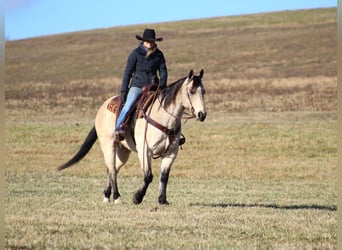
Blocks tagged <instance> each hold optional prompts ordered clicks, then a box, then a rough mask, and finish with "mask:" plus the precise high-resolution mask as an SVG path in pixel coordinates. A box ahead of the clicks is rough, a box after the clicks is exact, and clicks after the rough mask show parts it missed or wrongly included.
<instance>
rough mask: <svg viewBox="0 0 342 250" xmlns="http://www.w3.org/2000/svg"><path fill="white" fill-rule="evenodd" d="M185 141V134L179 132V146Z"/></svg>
mask: <svg viewBox="0 0 342 250" xmlns="http://www.w3.org/2000/svg"><path fill="white" fill-rule="evenodd" d="M184 143H185V136H184V135H183V134H182V133H181V134H180V136H179V143H178V144H179V146H182V145H183V144H184Z"/></svg>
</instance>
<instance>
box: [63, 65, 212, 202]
mask: <svg viewBox="0 0 342 250" xmlns="http://www.w3.org/2000/svg"><path fill="white" fill-rule="evenodd" d="M203 74H204V71H203V69H202V70H201V71H200V73H199V75H194V72H193V70H190V72H189V74H188V75H187V76H186V77H183V78H181V79H179V80H177V81H175V82H173V83H171V84H169V85H168V86H167V87H166V88H164V89H162V90H160V91H158V94H156V98H155V99H154V100H153V102H152V104H151V105H150V106H149V107H148V109H147V110H146V111H143V110H142V112H143V116H142V118H136V119H131V122H130V123H129V124H128V129H126V130H125V139H124V140H122V141H119V140H118V139H116V137H115V135H114V133H113V131H114V127H115V123H116V115H115V114H114V113H113V112H110V111H109V110H108V109H107V107H108V104H109V103H110V101H111V100H112V99H113V97H111V98H108V99H107V100H106V101H105V102H104V103H103V104H102V106H101V107H100V108H99V110H98V112H97V115H96V118H95V126H94V127H93V128H92V129H91V130H90V132H89V134H88V136H87V138H86V139H85V141H84V142H83V144H82V146H81V148H80V149H79V151H78V152H77V153H76V154H75V155H74V157H73V158H71V159H70V160H69V161H68V162H66V163H65V164H63V165H61V166H59V167H58V168H57V170H63V169H66V168H68V167H70V166H72V165H74V164H75V163H77V162H78V161H80V160H81V159H82V158H83V157H84V156H85V155H86V154H87V153H88V152H89V150H90V149H91V147H92V145H93V144H94V143H95V141H96V140H97V138H98V139H99V142H100V147H101V150H102V153H103V156H104V160H105V163H106V166H107V175H108V184H107V187H106V188H105V190H104V192H103V194H104V202H109V201H110V196H111V193H112V191H113V200H114V203H115V204H118V203H120V202H121V199H120V198H121V196H120V193H119V189H118V185H117V176H118V173H119V171H120V169H121V168H122V166H124V164H125V163H126V162H127V160H128V158H129V155H130V153H131V152H136V153H137V154H138V157H139V162H140V165H141V168H142V171H143V176H144V179H143V184H142V186H141V188H140V189H139V190H138V191H137V192H136V193H135V194H134V196H133V203H134V204H140V203H141V202H142V201H143V198H144V196H145V194H146V191H147V188H148V186H149V184H150V183H151V182H152V179H153V174H152V167H151V164H152V159H154V158H161V165H160V180H159V181H160V184H159V197H158V201H159V204H161V205H168V204H169V202H168V201H167V198H166V188H167V184H168V179H169V174H170V170H171V166H172V164H173V162H174V161H175V159H176V157H177V154H178V151H179V147H180V146H179V140H180V136H181V119H182V116H183V114H185V113H186V111H185V110H190V113H188V115H189V116H190V117H189V118H196V120H198V121H201V122H203V121H204V120H205V118H206V115H207V112H206V107H205V102H204V95H205V89H204V86H203V83H202V77H203ZM137 109H139V108H137ZM133 121H134V122H133Z"/></svg>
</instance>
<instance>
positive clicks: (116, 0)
mask: <svg viewBox="0 0 342 250" xmlns="http://www.w3.org/2000/svg"><path fill="white" fill-rule="evenodd" d="M336 6H337V0H335V1H333V0H286V1H278V0H239V1H236V0H235V1H233V0H209V1H208V0H203V1H198V0H168V1H162V0H159V1H156V0H140V1H137V0H130V1H128V0H4V9H5V38H6V40H18V39H25V38H31V37H37V36H46V35H52V34H62V33H67V32H74V31H84V30H91V29H98V28H109V27H118V26H127V25H135V24H146V25H147V24H153V23H162V22H171V21H180V20H191V19H199V18H210V17H219V16H232V15H244V14H253V13H264V12H273V11H282V10H297V9H312V8H326V7H336ZM147 26H148V25H147Z"/></svg>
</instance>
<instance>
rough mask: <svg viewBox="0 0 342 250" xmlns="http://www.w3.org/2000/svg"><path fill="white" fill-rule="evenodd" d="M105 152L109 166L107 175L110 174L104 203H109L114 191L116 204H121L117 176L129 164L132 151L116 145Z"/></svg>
mask: <svg viewBox="0 0 342 250" xmlns="http://www.w3.org/2000/svg"><path fill="white" fill-rule="evenodd" d="M108 148H109V147H108ZM114 151H115V152H114ZM103 152H104V157H105V162H106V165H107V174H108V184H107V187H106V188H105V190H104V192H103V194H104V200H103V201H104V202H109V201H110V195H111V191H113V199H114V202H115V203H119V202H120V193H119V189H118V184H117V175H118V173H119V170H120V168H121V167H122V166H123V165H124V164H125V163H126V162H127V160H128V157H129V154H130V151H128V150H127V149H125V148H122V147H120V146H118V145H115V146H114V147H112V148H109V149H107V150H106V151H105V150H104V151H103ZM105 152H106V153H105ZM114 157H115V161H114Z"/></svg>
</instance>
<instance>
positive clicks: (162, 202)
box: [159, 200, 170, 206]
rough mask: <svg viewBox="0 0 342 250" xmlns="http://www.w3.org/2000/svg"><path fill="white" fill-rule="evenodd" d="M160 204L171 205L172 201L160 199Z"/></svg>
mask: <svg viewBox="0 0 342 250" xmlns="http://www.w3.org/2000/svg"><path fill="white" fill-rule="evenodd" d="M159 204H160V205H163V206H164V205H165V206H167V205H170V203H169V202H168V201H167V200H165V201H159Z"/></svg>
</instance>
